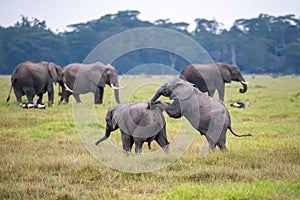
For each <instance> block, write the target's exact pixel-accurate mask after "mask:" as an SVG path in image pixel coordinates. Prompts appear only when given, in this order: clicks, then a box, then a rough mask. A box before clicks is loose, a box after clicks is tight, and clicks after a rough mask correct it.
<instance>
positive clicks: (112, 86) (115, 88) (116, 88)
mask: <svg viewBox="0 0 300 200" xmlns="http://www.w3.org/2000/svg"><path fill="white" fill-rule="evenodd" d="M110 87H111V88H112V89H114V90H119V89H122V88H125V87H116V86H114V84H112V83H111V84H110Z"/></svg>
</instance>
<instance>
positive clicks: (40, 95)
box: [36, 94, 43, 104]
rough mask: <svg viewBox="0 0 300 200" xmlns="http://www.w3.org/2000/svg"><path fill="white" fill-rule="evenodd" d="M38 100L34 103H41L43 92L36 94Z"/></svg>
mask: <svg viewBox="0 0 300 200" xmlns="http://www.w3.org/2000/svg"><path fill="white" fill-rule="evenodd" d="M38 97H39V98H38V100H37V102H36V104H42V101H43V94H38Z"/></svg>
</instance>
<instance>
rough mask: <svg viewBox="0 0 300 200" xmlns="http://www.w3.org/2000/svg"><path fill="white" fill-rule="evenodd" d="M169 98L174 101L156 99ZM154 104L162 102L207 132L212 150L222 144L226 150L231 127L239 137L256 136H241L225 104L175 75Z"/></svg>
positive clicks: (174, 114) (171, 112)
mask: <svg viewBox="0 0 300 200" xmlns="http://www.w3.org/2000/svg"><path fill="white" fill-rule="evenodd" d="M161 95H162V96H165V97H169V98H170V99H171V100H173V103H172V104H171V103H167V102H163V101H157V102H155V101H156V100H157V99H158V98H159V97H160V96H161ZM149 104H150V105H162V106H163V108H164V110H165V111H166V112H167V114H168V115H169V116H170V117H172V118H180V117H182V116H184V117H185V118H187V120H188V121H189V122H190V123H191V125H192V126H193V127H194V128H195V129H197V130H198V131H199V132H200V133H201V135H204V136H205V137H206V139H207V141H208V144H209V150H210V151H212V150H214V149H215V147H216V146H218V147H219V148H220V149H221V150H222V151H226V150H227V148H226V145H225V143H226V132H227V129H229V130H230V132H231V133H232V134H233V135H235V136H237V137H244V136H252V135H251V134H245V135H238V134H236V133H235V132H234V131H233V130H232V128H231V119H230V115H229V112H228V110H227V108H226V107H225V105H224V103H223V102H222V101H220V100H218V99H214V98H212V97H210V96H207V95H205V94H204V93H202V92H201V91H200V90H198V89H197V88H196V86H195V85H193V84H192V83H190V82H187V81H184V80H182V79H180V78H175V79H173V80H171V81H169V82H167V83H165V84H164V85H162V86H161V87H160V88H159V89H158V90H157V92H156V93H155V95H154V96H153V98H152V99H151V100H150V101H149Z"/></svg>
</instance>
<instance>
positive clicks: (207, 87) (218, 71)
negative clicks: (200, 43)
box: [180, 63, 247, 101]
mask: <svg viewBox="0 0 300 200" xmlns="http://www.w3.org/2000/svg"><path fill="white" fill-rule="evenodd" d="M180 78H182V79H184V80H186V81H189V82H191V83H193V84H195V85H196V87H197V88H198V89H199V90H200V91H202V92H208V95H209V96H211V97H213V96H214V93H215V90H218V93H219V99H220V100H221V101H224V89H225V83H230V82H231V81H238V82H240V83H241V84H242V86H243V88H242V89H240V92H241V93H245V92H246V91H247V82H246V81H245V79H244V77H243V76H242V74H241V72H240V70H239V68H238V67H237V66H234V65H229V64H226V63H215V64H191V65H188V66H187V67H185V68H184V69H183V70H182V72H181V74H180Z"/></svg>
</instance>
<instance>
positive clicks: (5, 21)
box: [0, 0, 300, 32]
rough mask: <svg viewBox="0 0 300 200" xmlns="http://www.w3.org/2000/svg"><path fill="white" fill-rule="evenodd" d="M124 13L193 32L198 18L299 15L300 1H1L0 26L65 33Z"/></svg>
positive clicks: (230, 21)
mask: <svg viewBox="0 0 300 200" xmlns="http://www.w3.org/2000/svg"><path fill="white" fill-rule="evenodd" d="M121 10H138V11H140V13H141V14H140V15H139V19H141V20H147V21H150V22H154V21H155V20H158V19H168V18H169V19H170V20H171V21H172V22H173V23H174V22H186V23H189V24H190V29H192V28H193V27H194V26H195V23H194V19H196V18H205V19H209V20H210V19H213V18H215V19H216V20H217V21H218V22H221V23H223V24H224V28H229V27H231V26H232V25H233V22H234V21H235V20H236V19H241V18H248V19H249V18H254V17H258V15H259V14H261V13H267V14H270V15H274V16H280V15H286V14H295V15H296V16H297V17H299V16H300V5H299V0H207V1H202V0H84V1H74V0H0V26H2V27H8V26H12V25H14V24H15V23H16V22H17V21H19V20H20V19H21V17H20V16H21V15H23V16H26V17H29V19H31V18H33V17H35V18H38V19H39V20H41V21H42V20H45V21H46V24H47V26H48V27H50V28H51V29H52V30H53V31H55V32H57V31H64V30H66V26H67V25H70V24H74V23H81V22H87V21H90V20H94V19H99V18H100V17H101V16H104V15H106V14H115V13H117V12H118V11H121Z"/></svg>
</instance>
